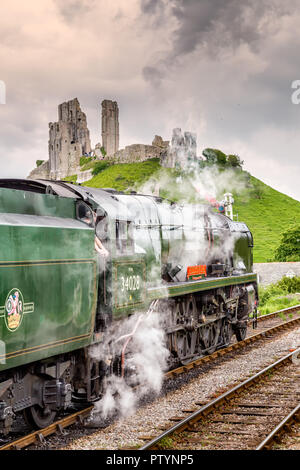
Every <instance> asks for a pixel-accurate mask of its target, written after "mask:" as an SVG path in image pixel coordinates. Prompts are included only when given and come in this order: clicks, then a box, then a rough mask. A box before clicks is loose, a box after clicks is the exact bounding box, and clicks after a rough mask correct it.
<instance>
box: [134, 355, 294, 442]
mask: <svg viewBox="0 0 300 470" xmlns="http://www.w3.org/2000/svg"><path fill="white" fill-rule="evenodd" d="M299 356H300V348H298V349H297V350H296V351H295V352H290V353H289V354H288V355H286V356H284V357H283V358H281V359H279V360H278V361H276V362H274V363H273V364H271V365H270V366H268V367H266V368H264V369H263V370H261V371H260V372H258V373H257V374H255V375H253V376H252V377H250V378H249V379H247V380H245V381H244V382H242V383H241V384H239V385H237V386H235V387H234V388H232V389H231V390H229V391H227V392H226V393H223V394H222V395H221V396H219V397H218V398H216V399H214V400H212V401H211V402H209V403H207V404H205V405H203V406H200V408H198V409H194V410H183V412H184V413H186V414H187V416H176V417H172V418H171V419H170V421H172V422H175V423H176V424H174V425H173V426H171V427H170V428H169V429H167V430H166V431H164V432H163V433H162V434H160V435H159V436H157V437H154V438H153V439H151V440H150V438H148V437H146V438H145V440H146V439H149V442H147V443H146V444H145V445H144V446H142V447H140V450H150V449H159V448H160V449H161V448H165V449H166V448H172V449H176V450H187V449H189V450H190V449H195V450H198V449H199V450H200V449H208V450H217V449H218V450H219V449H224V450H225V449H231V450H232V449H236V450H237V449H239V450H240V449H243V450H246V449H247V450H250V449H251V450H262V449H268V448H270V447H271V445H272V443H273V442H274V440H275V439H276V438H277V437H278V435H279V434H280V433H282V432H283V431H284V430H285V429H286V428H288V427H289V426H291V424H292V423H293V422H294V421H295V420H299V419H300V386H299V385H300V374H299V364H300V357H299ZM195 405H197V403H196V404H195ZM198 405H200V404H198ZM270 429H271V432H269V430H270Z"/></svg>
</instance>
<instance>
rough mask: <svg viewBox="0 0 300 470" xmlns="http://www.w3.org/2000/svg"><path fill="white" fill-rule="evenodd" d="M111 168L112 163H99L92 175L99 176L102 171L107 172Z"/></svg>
mask: <svg viewBox="0 0 300 470" xmlns="http://www.w3.org/2000/svg"><path fill="white" fill-rule="evenodd" d="M109 166H110V163H108V162H97V163H96V164H95V166H94V169H93V171H92V175H94V176H96V175H98V174H99V173H100V172H101V171H103V170H105V169H106V168H108V167H109Z"/></svg>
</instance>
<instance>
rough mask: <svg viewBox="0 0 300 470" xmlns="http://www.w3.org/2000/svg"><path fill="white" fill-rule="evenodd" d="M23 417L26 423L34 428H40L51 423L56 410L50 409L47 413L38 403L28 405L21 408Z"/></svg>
mask: <svg viewBox="0 0 300 470" xmlns="http://www.w3.org/2000/svg"><path fill="white" fill-rule="evenodd" d="M23 414H24V418H25V421H26V423H27V424H28V425H29V426H30V427H31V428H34V429H42V428H46V427H47V426H50V424H52V423H53V421H54V419H55V416H56V411H51V410H49V412H48V413H47V412H46V410H45V408H41V407H40V406H38V405H33V406H30V407H29V408H25V410H23Z"/></svg>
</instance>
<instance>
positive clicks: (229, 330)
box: [222, 322, 233, 347]
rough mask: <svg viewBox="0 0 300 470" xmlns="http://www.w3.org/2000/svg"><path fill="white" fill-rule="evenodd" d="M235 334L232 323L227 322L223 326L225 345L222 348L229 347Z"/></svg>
mask: <svg viewBox="0 0 300 470" xmlns="http://www.w3.org/2000/svg"><path fill="white" fill-rule="evenodd" d="M232 334H233V330H232V326H231V323H229V322H226V323H225V324H224V326H223V339H224V344H223V346H222V347H224V346H225V347H226V346H228V345H229V343H230V340H231V337H232Z"/></svg>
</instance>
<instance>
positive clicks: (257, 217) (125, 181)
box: [84, 159, 300, 263]
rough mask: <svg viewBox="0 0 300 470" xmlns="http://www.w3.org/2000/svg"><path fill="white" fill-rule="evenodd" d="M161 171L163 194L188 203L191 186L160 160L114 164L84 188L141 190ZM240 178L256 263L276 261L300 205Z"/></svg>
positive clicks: (242, 216) (239, 208)
mask: <svg viewBox="0 0 300 470" xmlns="http://www.w3.org/2000/svg"><path fill="white" fill-rule="evenodd" d="M158 171H159V179H160V181H163V184H162V183H161V184H160V187H161V190H160V194H161V195H162V196H163V197H168V198H170V199H173V200H180V199H185V200H188V199H187V197H186V196H187V194H188V195H189V196H190V195H191V194H192V192H193V190H192V188H191V184H190V183H189V182H188V180H187V181H185V180H184V178H183V180H182V183H181V184H180V185H179V184H178V183H177V182H176V177H178V172H175V171H174V170H171V169H162V168H161V166H160V163H159V160H158V159H152V160H148V161H145V162H140V163H130V164H129V163H128V164H125V163H124V164H115V165H112V166H110V167H109V168H107V169H105V170H103V171H101V172H100V173H99V174H98V175H96V176H94V177H93V178H92V179H91V180H89V181H88V182H86V183H84V186H91V187H98V188H101V187H102V188H115V189H117V190H121V191H126V190H127V189H135V190H138V189H139V188H141V187H142V186H143V185H144V184H145V183H146V182H147V181H149V179H152V181H154V182H155V179H156V175H157V174H158ZM238 177H239V178H242V179H244V181H245V185H244V186H245V187H244V188H243V190H241V191H240V192H239V193H236V192H234V191H233V194H234V198H235V204H234V206H233V207H234V214H237V215H238V220H239V221H244V222H246V224H247V225H248V226H249V228H250V230H251V231H252V233H253V237H254V244H255V248H254V262H257V263H259V262H267V261H272V260H273V254H274V251H275V248H276V247H277V245H278V244H279V240H280V237H281V234H282V233H283V232H284V231H285V230H286V229H287V228H288V227H289V226H291V225H293V224H295V223H297V222H298V223H299V220H300V202H298V201H296V200H294V199H292V198H290V197H289V196H286V195H285V194H282V193H280V192H278V191H276V190H275V189H272V188H271V187H270V186H268V185H266V184H264V183H263V182H261V181H260V180H258V179H256V178H254V177H252V176H250V175H249V174H248V173H246V172H243V171H241V170H239V174H238ZM147 192H148V191H147ZM189 200H191V198H190V199H189Z"/></svg>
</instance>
